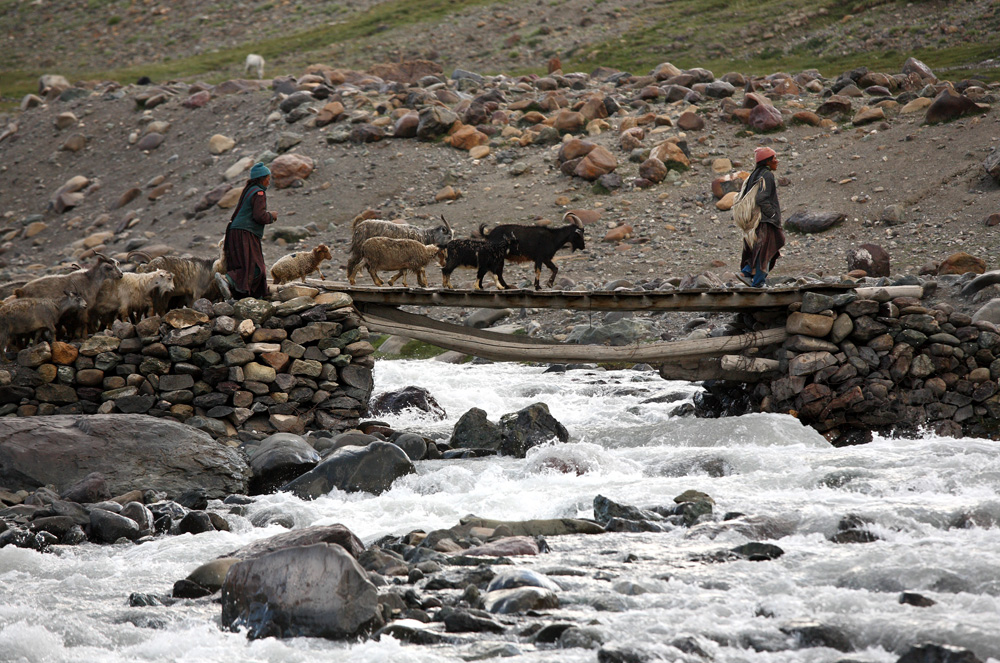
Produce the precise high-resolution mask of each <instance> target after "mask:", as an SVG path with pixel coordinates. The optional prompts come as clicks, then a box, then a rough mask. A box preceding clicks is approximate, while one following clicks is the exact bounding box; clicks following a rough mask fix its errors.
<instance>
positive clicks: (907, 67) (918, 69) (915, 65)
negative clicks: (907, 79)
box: [903, 58, 937, 82]
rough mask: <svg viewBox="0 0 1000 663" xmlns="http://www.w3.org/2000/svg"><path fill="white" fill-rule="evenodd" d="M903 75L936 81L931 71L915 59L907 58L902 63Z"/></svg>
mask: <svg viewBox="0 0 1000 663" xmlns="http://www.w3.org/2000/svg"><path fill="white" fill-rule="evenodd" d="M903 73H904V74H907V75H910V74H916V75H917V76H919V77H920V78H921V79H923V80H928V79H929V80H931V81H935V82H936V81H937V77H936V76H935V75H934V72H933V71H931V68H930V67H928V66H927V65H925V64H924V63H923V62H921V61H920V60H918V59H916V58H909V59H908V60H907V61H906V62H904V63H903Z"/></svg>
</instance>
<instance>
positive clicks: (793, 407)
mask: <svg viewBox="0 0 1000 663" xmlns="http://www.w3.org/2000/svg"><path fill="white" fill-rule="evenodd" d="M758 315H760V314H758ZM785 329H786V330H787V332H788V334H789V338H788V340H787V341H785V343H784V345H783V346H782V347H781V348H780V349H778V350H777V351H775V352H774V353H773V355H772V356H773V358H774V359H776V360H778V362H779V363H778V369H777V372H776V374H775V377H774V379H772V380H771V381H769V382H762V383H760V384H758V385H757V386H756V387H752V386H751V387H750V389H751V390H752V392H751V393H750V394H749V400H748V402H747V405H749V406H750V409H753V410H756V411H764V412H780V413H788V414H793V415H795V416H797V417H798V418H799V419H801V420H802V422H803V423H805V424H808V425H811V426H813V427H814V428H816V429H817V430H819V431H820V432H821V433H823V434H824V435H826V436H827V438H828V439H830V440H831V442H833V443H834V444H847V443H855V442H861V441H867V440H868V439H870V431H883V432H892V431H915V430H917V429H919V428H921V427H925V426H926V427H929V428H931V429H933V430H934V431H935V432H936V433H938V434H941V435H948V436H955V437H959V436H973V437H994V436H995V435H996V434H997V430H996V427H997V421H998V418H1000V393H998V392H1000V388H998V384H997V380H998V378H1000V329H998V328H997V326H996V325H994V324H993V323H991V322H987V321H985V320H977V321H973V318H972V317H971V316H969V315H967V314H964V313H961V312H957V311H955V310H954V308H953V307H952V306H951V305H950V304H947V303H940V304H937V305H935V306H934V307H933V308H927V307H925V306H923V305H922V302H921V299H920V298H917V297H893V296H892V295H891V294H890V293H889V291H887V290H885V289H882V290H875V291H874V294H872V295H870V296H869V297H867V298H862V297H859V296H858V295H857V294H855V293H853V292H852V293H845V294H843V295H837V296H829V295H823V294H819V293H806V295H805V296H804V298H803V301H802V302H801V304H793V305H792V306H791V307H789V311H788V312H787V319H786V320H785ZM730 386H731V385H730ZM727 391H728V392H730V393H729V394H728V397H729V398H730V399H731V396H732V394H731V389H729V388H722V387H721V385H715V386H712V387H710V388H709V392H708V394H709V395H708V396H707V397H705V398H702V399H701V403H700V404H699V405H700V406H703V407H704V406H705V405H707V404H709V403H711V402H715V403H717V402H718V401H717V400H716V399H717V397H718V396H720V395H722V394H725V393H726V392H727ZM859 432H860V433H861V435H859Z"/></svg>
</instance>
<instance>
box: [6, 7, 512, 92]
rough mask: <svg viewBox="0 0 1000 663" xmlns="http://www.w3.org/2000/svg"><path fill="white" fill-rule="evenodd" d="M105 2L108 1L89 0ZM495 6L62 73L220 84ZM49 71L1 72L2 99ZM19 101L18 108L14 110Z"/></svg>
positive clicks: (395, 16)
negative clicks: (261, 63) (260, 64)
mask: <svg viewBox="0 0 1000 663" xmlns="http://www.w3.org/2000/svg"><path fill="white" fill-rule="evenodd" d="M90 1H91V2H98V3H102V2H105V1H106V0H90ZM489 4H494V0H392V1H391V2H383V3H380V4H378V5H375V6H374V7H372V8H371V9H369V10H368V11H366V12H363V13H360V14H358V15H356V16H354V17H352V18H350V19H348V20H345V21H343V22H338V23H337V24H334V25H321V26H319V27H315V28H310V29H309V30H304V31H302V32H298V33H295V34H291V35H283V36H280V37H273V38H270V39H263V40H260V41H257V42H253V43H247V44H242V45H240V46H236V47H232V48H225V49H220V50H216V51H211V52H208V53H200V54H198V55H191V56H188V57H185V58H178V59H174V60H165V61H163V62H155V63H147V64H141V65H135V66H130V67H122V68H118V69H110V70H88V69H79V70H62V69H60V68H56V67H53V68H52V69H53V70H55V69H60V72H59V73H62V74H63V75H64V76H66V78H68V79H69V80H70V81H74V80H115V81H119V82H121V83H130V82H132V81H135V80H137V79H138V78H139V77H141V76H149V77H150V78H152V79H153V80H154V81H167V80H173V79H180V78H194V77H198V78H202V79H204V80H206V82H218V81H221V80H225V79H227V78H230V77H231V76H232V73H231V72H232V70H233V68H234V67H239V66H240V65H241V63H242V62H243V59H244V58H245V57H246V55H247V53H257V54H259V55H262V56H263V57H264V59H265V60H272V61H277V60H281V61H282V62H283V63H284V64H286V65H287V66H289V67H293V66H296V65H299V66H302V65H305V64H308V63H310V62H313V61H315V60H316V57H317V54H320V53H321V52H322V51H324V50H326V49H329V47H330V46H332V45H337V44H350V42H352V41H354V40H361V39H364V38H366V37H370V36H372V35H374V34H377V33H379V32H383V31H385V30H391V29H395V28H400V27H404V26H407V25H415V24H418V23H427V22H432V21H440V20H443V19H445V18H447V17H448V16H449V15H451V14H453V13H455V12H458V11H461V10H463V9H466V8H469V7H475V6H481V5H489ZM44 73H51V72H47V71H25V70H20V71H3V72H0V89H2V90H3V92H4V96H5V97H8V98H9V99H11V100H16V102H19V101H20V99H21V97H23V96H24V95H25V94H28V93H33V92H35V91H36V90H37V86H38V77H39V76H41V75H42V74H44ZM16 102H15V105H16Z"/></svg>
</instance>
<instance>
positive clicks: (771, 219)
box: [747, 166, 781, 228]
mask: <svg viewBox="0 0 1000 663" xmlns="http://www.w3.org/2000/svg"><path fill="white" fill-rule="evenodd" d="M759 179H763V180H764V184H763V186H761V188H760V191H758V192H757V206H758V207H759V208H760V222H761V223H770V224H771V225H774V226H777V227H779V228H780V227H781V205H780V204H779V203H778V186H777V184H776V183H775V181H774V173H772V172H771V169H770V168H768V167H767V166H758V167H757V168H755V169H754V171H753V172H752V173H750V177H749V178H747V188H748V189H749V188H750V187H752V186H753V185H754V183H755V182H756V181H757V180H759Z"/></svg>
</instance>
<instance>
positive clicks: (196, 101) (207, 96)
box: [181, 90, 212, 108]
mask: <svg viewBox="0 0 1000 663" xmlns="http://www.w3.org/2000/svg"><path fill="white" fill-rule="evenodd" d="M211 99H212V93H211V92H209V91H208V90H201V91H200V92H195V93H194V94H192V95H191V96H189V97H188V98H187V99H185V100H184V101H182V102H181V105H182V106H184V107H185V108H201V107H202V106H204V105H205V104H207V103H208V102H209V101H210V100H211Z"/></svg>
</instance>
